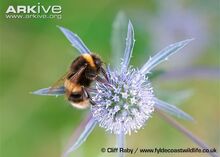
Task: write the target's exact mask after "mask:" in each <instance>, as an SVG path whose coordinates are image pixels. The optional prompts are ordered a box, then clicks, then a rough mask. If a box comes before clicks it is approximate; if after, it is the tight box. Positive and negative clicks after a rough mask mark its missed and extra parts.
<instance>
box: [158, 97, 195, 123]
mask: <svg viewBox="0 0 220 157" xmlns="http://www.w3.org/2000/svg"><path fill="white" fill-rule="evenodd" d="M154 101H155V108H156V109H159V110H162V111H164V112H167V113H169V114H171V115H174V116H176V117H178V118H182V119H185V120H191V121H192V120H193V118H192V117H191V116H190V115H189V114H187V113H186V112H184V111H182V110H181V109H179V108H177V107H176V106H174V105H170V104H168V103H166V102H164V101H162V100H159V99H157V98H154Z"/></svg>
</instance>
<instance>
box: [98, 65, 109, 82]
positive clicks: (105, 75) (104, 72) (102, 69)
mask: <svg viewBox="0 0 220 157" xmlns="http://www.w3.org/2000/svg"><path fill="white" fill-rule="evenodd" d="M100 71H101V73H102V75H103V76H104V77H105V79H106V80H107V81H108V82H109V78H108V75H107V73H106V71H105V69H104V68H103V67H100Z"/></svg>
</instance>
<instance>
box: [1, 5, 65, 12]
mask: <svg viewBox="0 0 220 157" xmlns="http://www.w3.org/2000/svg"><path fill="white" fill-rule="evenodd" d="M61 12H62V8H61V6H60V5H53V6H51V5H49V6H47V7H45V6H44V5H41V4H40V3H37V5H33V6H31V5H17V6H13V5H9V6H8V8H7V10H6V12H5V13H7V14H9V13H15V14H16V13H18V14H19V13H33V14H37V13H38V14H40V13H46V14H47V13H53V14H60V13H61Z"/></svg>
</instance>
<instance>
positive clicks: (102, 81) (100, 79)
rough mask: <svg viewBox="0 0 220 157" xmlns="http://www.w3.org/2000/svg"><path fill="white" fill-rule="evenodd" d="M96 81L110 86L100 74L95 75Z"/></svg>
mask: <svg viewBox="0 0 220 157" xmlns="http://www.w3.org/2000/svg"><path fill="white" fill-rule="evenodd" d="M96 81H98V82H100V83H103V84H105V85H108V86H110V87H112V85H111V84H110V83H109V82H108V81H107V80H106V79H103V78H101V77H100V76H97V77H96Z"/></svg>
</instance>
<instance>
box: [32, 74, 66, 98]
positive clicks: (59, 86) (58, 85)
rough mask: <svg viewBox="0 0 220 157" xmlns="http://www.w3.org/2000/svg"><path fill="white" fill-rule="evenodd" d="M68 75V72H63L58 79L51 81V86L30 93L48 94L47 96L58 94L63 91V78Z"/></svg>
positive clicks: (61, 93)
mask: <svg viewBox="0 0 220 157" xmlns="http://www.w3.org/2000/svg"><path fill="white" fill-rule="evenodd" d="M69 75H70V72H67V73H66V74H64V75H63V76H62V77H61V78H60V79H59V80H57V81H56V82H55V83H53V85H52V86H50V87H48V88H42V89H39V90H36V91H34V92H32V94H36V95H49V96H59V95H63V94H64V93H65V87H64V81H65V78H66V77H68V76H69Z"/></svg>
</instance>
